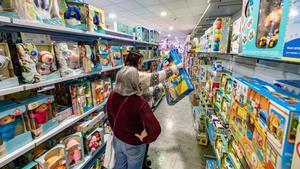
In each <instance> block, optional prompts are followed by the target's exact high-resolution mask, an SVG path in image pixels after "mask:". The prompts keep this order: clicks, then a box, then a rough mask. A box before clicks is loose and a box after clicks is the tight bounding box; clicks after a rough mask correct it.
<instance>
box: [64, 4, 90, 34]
mask: <svg viewBox="0 0 300 169" xmlns="http://www.w3.org/2000/svg"><path fill="white" fill-rule="evenodd" d="M66 4H67V7H66V8H64V9H61V10H62V12H64V19H65V23H66V26H67V27H70V28H75V29H80V30H83V31H86V30H88V26H87V23H88V12H89V10H88V7H87V5H86V4H85V3H81V2H73V1H71V0H66Z"/></svg>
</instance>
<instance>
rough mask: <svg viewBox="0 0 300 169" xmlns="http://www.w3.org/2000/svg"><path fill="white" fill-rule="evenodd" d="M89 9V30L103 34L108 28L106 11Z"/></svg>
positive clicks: (92, 7)
mask: <svg viewBox="0 0 300 169" xmlns="http://www.w3.org/2000/svg"><path fill="white" fill-rule="evenodd" d="M87 8H88V30H89V31H95V32H101V31H103V30H102V29H104V28H106V25H105V16H104V10H102V9H100V8H97V7H94V6H92V5H87Z"/></svg>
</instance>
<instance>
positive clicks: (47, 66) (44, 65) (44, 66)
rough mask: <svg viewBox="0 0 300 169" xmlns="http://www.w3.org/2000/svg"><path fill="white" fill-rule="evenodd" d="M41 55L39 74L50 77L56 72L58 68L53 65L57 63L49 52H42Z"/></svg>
mask: <svg viewBox="0 0 300 169" xmlns="http://www.w3.org/2000/svg"><path fill="white" fill-rule="evenodd" d="M39 54H40V56H39V63H38V65H37V67H38V72H39V73H40V74H41V75H49V74H51V73H52V72H53V71H55V70H56V67H55V65H54V64H53V63H54V62H55V58H54V56H53V55H52V54H51V53H50V52H48V51H41V52H40V53H39Z"/></svg>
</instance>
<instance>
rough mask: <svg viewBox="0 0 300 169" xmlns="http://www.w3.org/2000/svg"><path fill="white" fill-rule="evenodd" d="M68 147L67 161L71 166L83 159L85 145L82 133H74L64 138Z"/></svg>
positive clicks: (63, 141)
mask: <svg viewBox="0 0 300 169" xmlns="http://www.w3.org/2000/svg"><path fill="white" fill-rule="evenodd" d="M62 143H63V144H64V145H65V147H66V156H67V158H66V159H67V163H68V164H69V166H71V167H72V166H73V165H76V164H78V163H80V162H81V161H82V160H83V156H84V152H83V151H84V146H83V139H82V135H81V133H79V132H78V133H75V134H72V135H70V136H68V137H66V138H65V139H63V140H62Z"/></svg>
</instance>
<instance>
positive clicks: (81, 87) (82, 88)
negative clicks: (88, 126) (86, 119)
mask: <svg viewBox="0 0 300 169" xmlns="http://www.w3.org/2000/svg"><path fill="white" fill-rule="evenodd" d="M69 89H70V95H71V100H72V108H73V113H74V114H75V115H77V116H79V115H81V114H83V113H84V112H87V111H88V110H90V109H91V108H92V107H93V99H92V90H91V86H90V82H79V83H76V84H71V85H70V86H69Z"/></svg>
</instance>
